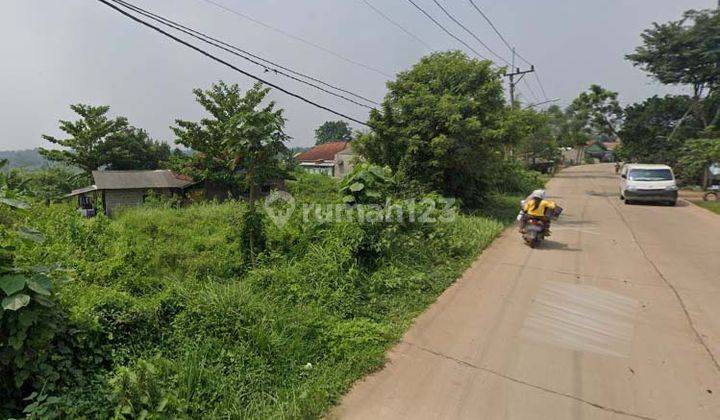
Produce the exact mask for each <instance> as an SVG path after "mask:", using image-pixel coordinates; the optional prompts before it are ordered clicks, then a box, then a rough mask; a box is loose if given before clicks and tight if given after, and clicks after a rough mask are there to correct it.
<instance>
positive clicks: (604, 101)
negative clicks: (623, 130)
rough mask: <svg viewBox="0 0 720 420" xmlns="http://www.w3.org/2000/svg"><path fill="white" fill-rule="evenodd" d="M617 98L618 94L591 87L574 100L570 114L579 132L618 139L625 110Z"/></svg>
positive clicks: (596, 86)
mask: <svg viewBox="0 0 720 420" xmlns="http://www.w3.org/2000/svg"><path fill="white" fill-rule="evenodd" d="M617 98H618V93H617V92H612V91H609V90H607V89H605V88H603V87H602V86H599V85H591V86H590V89H588V90H587V91H586V92H582V93H580V95H578V97H577V98H575V100H573V102H572V104H570V106H569V107H568V112H569V113H570V115H571V118H572V119H573V120H574V121H575V126H576V127H578V128H579V131H582V132H586V133H591V134H605V135H608V136H611V137H612V138H613V139H617V138H618V131H619V129H620V126H621V125H622V121H623V109H622V107H621V106H620V103H619V102H618V99H617Z"/></svg>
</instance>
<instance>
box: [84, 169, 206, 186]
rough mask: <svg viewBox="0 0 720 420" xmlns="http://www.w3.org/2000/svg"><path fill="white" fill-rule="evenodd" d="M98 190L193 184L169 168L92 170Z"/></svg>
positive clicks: (189, 179) (187, 178)
mask: <svg viewBox="0 0 720 420" xmlns="http://www.w3.org/2000/svg"><path fill="white" fill-rule="evenodd" d="M92 175H93V179H94V180H95V185H96V186H97V189H98V190H129V189H143V188H179V189H184V188H187V187H189V186H190V185H193V184H195V181H193V180H192V179H191V178H189V177H186V176H184V175H179V174H176V173H174V172H173V171H169V170H155V171H93V173H92Z"/></svg>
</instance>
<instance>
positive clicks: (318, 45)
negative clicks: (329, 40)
mask: <svg viewBox="0 0 720 420" xmlns="http://www.w3.org/2000/svg"><path fill="white" fill-rule="evenodd" d="M199 1H204V2H205V3H208V4H211V5H213V6H215V7H217V8H219V9H222V10H224V11H226V12H228V13H232V14H234V15H236V16H239V17H241V18H243V19H245V20H249V21H250V22H253V23H254V24H256V25H260V26H262V27H264V28H266V29H269V30H271V31H273V32H277V33H279V34H282V35H283V36H285V37H288V38H292V39H294V40H295V41H298V42H301V43H303V44H305V45H308V46H310V47H313V48H315V49H318V50H321V51H323V52H325V53H327V54H330V55H332V56H334V57H336V58H339V59H341V60H343V61H345V62H347V63H350V64H353V65H355V66H358V67H362V68H364V69H365V70H370V71H372V72H374V73H377V74H380V75H382V76H385V77H387V78H388V79H391V78H393V76H392V75H390V74H388V73H386V72H384V71H382V70H378V69H376V68H374V67H372V66H369V65H367V64H365V63H361V62H359V61H355V60H353V59H351V58H348V57H346V56H344V55H342V54H340V53H338V52H335V51H333V50H331V49H329V48H326V47H323V46H322V45H320V44H316V43H314V42H312V41H308V40H306V39H303V38H300V37H299V36H297V35H293V34H291V33H289V32H286V31H284V30H282V29H279V28H276V27H274V26H272V25H269V24H267V23H265V22H263V21H261V20H258V19H255V18H254V17H252V16H249V15H246V14H245V13H242V12H240V11H238V10H235V9H231V8H229V7H227V6H225V5H223V4H221V3H218V2H216V1H213V0H199Z"/></svg>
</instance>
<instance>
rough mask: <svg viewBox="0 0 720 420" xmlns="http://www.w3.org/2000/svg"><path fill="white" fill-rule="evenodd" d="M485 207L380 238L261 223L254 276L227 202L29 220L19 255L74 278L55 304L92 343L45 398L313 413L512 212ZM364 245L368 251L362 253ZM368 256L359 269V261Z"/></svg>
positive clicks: (310, 188)
mask: <svg viewBox="0 0 720 420" xmlns="http://www.w3.org/2000/svg"><path fill="white" fill-rule="evenodd" d="M290 189H291V191H293V192H294V193H295V195H296V196H297V198H298V200H299V201H300V202H303V201H314V200H324V201H335V200H338V199H339V198H338V196H337V193H336V192H335V191H336V187H335V185H334V184H333V182H332V181H329V180H326V179H323V178H317V177H309V178H303V179H299V180H298V181H296V182H294V183H292V185H290ZM492 207H493V208H494V209H495V211H494V217H487V216H481V215H473V216H468V215H460V216H458V218H457V219H456V220H455V221H454V222H452V223H446V224H438V225H433V226H432V227H427V228H424V229H417V230H413V229H411V230H398V231H391V232H384V231H383V232H380V233H378V234H375V233H374V232H369V231H368V229H367V228H364V227H362V226H360V225H358V224H353V223H348V222H325V223H319V222H313V223H302V221H301V220H300V218H299V217H297V216H294V217H293V218H292V219H291V220H290V222H289V223H288V224H287V225H285V226H283V227H282V228H279V227H277V226H275V225H272V224H270V223H269V222H268V224H267V226H266V229H267V234H268V244H269V249H268V251H267V252H266V254H264V255H263V256H262V257H261V258H260V260H259V261H260V263H259V265H257V266H254V267H253V266H250V265H248V264H247V263H246V262H245V258H244V256H243V255H242V253H241V251H240V249H241V248H240V246H239V245H238V238H237V232H238V229H239V227H238V221H239V220H241V218H240V217H239V215H242V214H243V212H244V211H245V210H246V209H245V205H244V204H243V203H240V202H227V203H224V204H197V205H193V206H190V207H187V208H182V209H173V208H164V207H162V206H155V207H143V208H136V209H131V210H127V211H125V212H123V213H122V214H121V215H120V216H119V217H118V218H117V219H114V220H109V219H106V218H104V217H97V218H95V219H90V220H86V219H82V218H80V217H79V216H77V215H76V214H75V212H74V211H73V209H72V208H71V206H69V205H68V206H64V205H55V206H50V207H41V208H38V209H36V210H35V214H34V215H33V217H32V218H31V220H32V221H33V223H34V227H35V228H37V229H39V230H41V231H42V232H44V233H45V234H46V236H47V238H48V239H47V240H46V242H44V243H43V244H40V245H32V246H31V245H27V247H26V248H24V249H21V250H19V254H20V258H22V259H23V262H24V263H27V264H39V263H45V262H47V261H57V262H59V263H60V264H61V265H62V266H63V267H66V268H68V269H71V270H72V271H73V275H72V278H73V280H72V281H70V282H67V283H65V284H62V285H61V286H60V292H59V297H60V300H61V303H62V306H63V307H64V308H65V309H66V310H67V312H68V313H69V315H70V318H71V319H72V320H73V322H74V323H76V325H78V326H80V327H81V328H84V329H87V330H88V331H90V332H92V333H93V334H97V335H99V336H100V337H102V340H101V341H102V342H103V343H104V346H105V347H103V349H105V357H106V361H105V363H104V364H102V366H104V367H103V368H102V369H99V370H97V371H95V372H91V373H89V375H90V377H89V378H88V380H87V381H84V382H82V383H78V385H77V387H75V388H73V389H68V390H65V392H64V393H63V395H59V397H60V401H61V402H60V404H59V405H58V408H57V410H58V413H59V414H61V415H62V416H70V417H72V416H87V417H106V416H110V415H113V414H118V415H124V416H138V415H142V413H151V414H152V413H155V414H158V415H161V416H169V417H183V416H189V417H213V418H214V417H224V418H240V417H242V418H246V417H251V418H267V417H273V418H301V417H302V418H305V417H318V416H321V415H322V414H323V413H324V412H326V410H327V409H328V408H329V407H330V406H331V405H332V404H333V403H335V402H336V401H337V400H338V398H339V397H340V396H341V395H342V393H343V392H345V391H346V390H347V389H348V388H349V386H350V385H351V384H352V382H353V381H355V380H357V379H358V378H360V377H362V376H363V375H365V374H367V373H368V372H370V371H372V370H374V369H377V368H378V367H380V366H381V365H382V363H383V358H384V353H385V351H386V350H387V349H388V348H389V347H390V346H391V345H392V344H393V343H395V342H396V341H397V340H398V339H399V338H400V336H401V335H402V333H403V331H405V329H406V328H407V326H408V325H409V324H410V322H411V321H412V319H413V318H414V317H415V316H416V315H417V314H419V313H420V312H422V311H423V310H424V309H425V308H426V307H427V306H428V305H429V304H430V303H431V302H433V301H434V300H435V299H436V298H437V296H438V295H439V294H440V293H442V291H443V290H445V288H447V287H448V285H450V284H451V283H452V282H453V281H454V280H455V279H456V278H457V277H458V276H459V275H460V274H461V273H462V271H463V270H464V269H466V268H467V267H468V266H469V264H470V263H471V262H472V260H473V259H474V258H475V257H476V256H477V254H478V253H479V252H480V251H481V250H482V249H484V248H485V247H487V246H488V245H489V244H490V243H491V242H492V240H493V239H494V238H495V237H496V236H497V235H498V234H499V233H500V232H501V230H502V229H503V226H504V225H503V223H505V222H507V221H508V220H511V219H512V216H514V210H515V209H516V208H517V201H516V199H515V198H512V199H504V200H503V199H499V198H498V199H497V200H496V201H495V202H493V203H492ZM501 208H506V210H505V211H501ZM510 209H512V211H511V210H510ZM296 213H297V212H296ZM369 235H370V236H369ZM368 241H376V242H378V243H382V244H383V246H382V247H381V251H377V250H375V249H374V248H373V249H371V250H370V251H368V248H367V247H368ZM371 245H377V244H376V243H375V242H372V243H371ZM367 252H373V254H372V256H373V258H372V264H367V263H365V262H364V261H366V260H365V259H362V258H359V257H358V256H359V255H364V253H367ZM108 401H110V404H108Z"/></svg>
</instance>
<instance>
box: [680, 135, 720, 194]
mask: <svg viewBox="0 0 720 420" xmlns="http://www.w3.org/2000/svg"><path fill="white" fill-rule="evenodd" d="M679 161H680V174H681V175H682V176H683V178H685V179H686V180H694V181H701V182H702V183H703V185H704V186H705V187H707V184H708V181H709V180H708V177H707V175H708V168H709V167H710V165H711V164H713V163H718V162H720V139H693V140H688V141H687V142H686V143H685V146H684V147H683V149H682V154H681V156H680V159H679Z"/></svg>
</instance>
